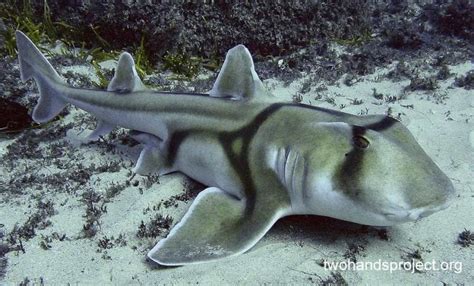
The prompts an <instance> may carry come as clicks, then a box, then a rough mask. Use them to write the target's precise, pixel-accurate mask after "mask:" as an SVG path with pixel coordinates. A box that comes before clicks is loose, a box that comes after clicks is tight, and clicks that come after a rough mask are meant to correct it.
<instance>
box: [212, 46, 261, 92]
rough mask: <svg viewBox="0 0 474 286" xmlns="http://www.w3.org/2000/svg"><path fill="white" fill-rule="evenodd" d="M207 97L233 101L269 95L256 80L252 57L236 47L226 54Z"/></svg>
mask: <svg viewBox="0 0 474 286" xmlns="http://www.w3.org/2000/svg"><path fill="white" fill-rule="evenodd" d="M209 95H210V96H213V97H228V98H232V99H235V100H239V99H244V98H248V99H250V98H254V97H258V98H261V97H265V96H268V95H269V94H268V92H267V91H266V90H265V88H264V87H263V83H262V81H261V80H260V79H259V78H258V75H257V73H256V72H255V67H254V64H253V60H252V56H251V55H250V52H249V50H248V49H247V48H246V47H245V46H244V45H238V46H236V47H234V48H232V49H230V50H229V51H228V52H227V56H226V58H225V61H224V64H223V65H222V68H221V71H220V73H219V75H218V76H217V80H216V82H215V83H214V86H213V87H212V89H211V91H210V92H209Z"/></svg>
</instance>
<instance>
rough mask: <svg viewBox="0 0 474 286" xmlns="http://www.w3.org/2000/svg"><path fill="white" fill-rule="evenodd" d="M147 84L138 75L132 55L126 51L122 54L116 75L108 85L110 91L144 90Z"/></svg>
mask: <svg viewBox="0 0 474 286" xmlns="http://www.w3.org/2000/svg"><path fill="white" fill-rule="evenodd" d="M144 89H146V88H145V85H144V84H143V82H142V81H141V79H140V77H139V76H138V73H137V70H136V69H135V62H134V61H133V58H132V56H131V55H130V54H129V53H127V52H124V53H122V54H121V55H120V58H119V61H118V64H117V68H116V69H115V75H114V77H113V78H112V80H111V81H110V83H109V86H108V87H107V90H108V91H118V92H132V91H139V90H144Z"/></svg>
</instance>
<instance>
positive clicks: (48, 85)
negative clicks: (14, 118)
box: [16, 31, 66, 123]
mask: <svg viewBox="0 0 474 286" xmlns="http://www.w3.org/2000/svg"><path fill="white" fill-rule="evenodd" d="M16 44H17V48H18V58H19V61H20V74H21V79H22V80H23V81H26V80H28V79H30V78H33V79H34V80H35V81H36V84H37V85H38V89H39V92H40V99H39V101H38V104H37V105H36V106H35V108H34V110H33V120H35V121H36V122H39V123H42V122H46V121H49V120H51V119H53V118H54V117H56V115H58V114H59V113H60V112H61V111H62V110H63V109H64V107H65V106H66V102H65V101H64V100H63V99H62V98H61V94H60V92H59V91H58V88H57V87H58V85H63V84H64V81H63V79H62V78H61V77H60V76H59V74H58V73H57V72H56V71H55V70H54V68H53V67H52V66H51V64H50V63H49V62H48V60H47V59H46V58H45V57H44V55H43V54H42V53H41V52H40V51H39V50H38V48H37V47H36V46H35V45H34V44H33V42H31V40H30V39H28V37H27V36H26V35H25V34H23V33H22V32H20V31H16Z"/></svg>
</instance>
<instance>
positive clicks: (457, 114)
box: [0, 62, 474, 285]
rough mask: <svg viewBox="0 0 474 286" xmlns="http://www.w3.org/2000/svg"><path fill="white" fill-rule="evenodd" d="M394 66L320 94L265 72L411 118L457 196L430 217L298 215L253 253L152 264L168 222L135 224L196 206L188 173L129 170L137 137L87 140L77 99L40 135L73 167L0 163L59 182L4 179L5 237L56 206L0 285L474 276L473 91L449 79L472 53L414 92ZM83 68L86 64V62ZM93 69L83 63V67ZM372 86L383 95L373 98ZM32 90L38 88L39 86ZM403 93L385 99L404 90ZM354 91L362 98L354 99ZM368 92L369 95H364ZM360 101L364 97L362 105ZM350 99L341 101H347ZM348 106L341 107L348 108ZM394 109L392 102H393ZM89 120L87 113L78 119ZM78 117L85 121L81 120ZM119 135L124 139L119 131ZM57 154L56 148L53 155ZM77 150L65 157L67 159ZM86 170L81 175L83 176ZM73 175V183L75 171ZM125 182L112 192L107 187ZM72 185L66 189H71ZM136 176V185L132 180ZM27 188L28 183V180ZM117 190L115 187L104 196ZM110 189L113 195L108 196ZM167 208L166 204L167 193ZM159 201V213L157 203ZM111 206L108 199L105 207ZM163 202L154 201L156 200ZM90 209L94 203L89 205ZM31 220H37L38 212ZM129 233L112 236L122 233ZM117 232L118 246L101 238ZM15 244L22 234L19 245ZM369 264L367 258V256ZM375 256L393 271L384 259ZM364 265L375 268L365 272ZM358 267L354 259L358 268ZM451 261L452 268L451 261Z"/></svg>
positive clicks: (11, 256)
mask: <svg viewBox="0 0 474 286" xmlns="http://www.w3.org/2000/svg"><path fill="white" fill-rule="evenodd" d="M395 66H396V63H393V64H391V65H389V66H385V67H380V68H379V69H377V71H376V72H375V73H374V74H370V75H368V76H364V77H360V78H357V82H356V83H354V84H353V85H351V86H347V85H346V84H344V82H343V80H342V79H341V80H340V81H338V82H337V83H336V84H334V85H328V86H327V89H326V90H323V91H318V87H320V86H321V84H322V83H320V82H311V85H310V90H309V91H307V92H305V93H301V92H300V90H301V88H302V86H303V85H304V84H305V82H307V81H308V80H311V75H307V74H302V75H301V78H300V79H298V80H295V81H294V82H293V83H292V84H290V85H289V86H285V85H284V84H283V83H282V82H279V81H278V80H276V79H265V81H264V83H265V85H266V87H267V88H268V89H269V90H270V91H271V92H272V93H273V94H274V95H276V96H277V97H278V100H281V101H291V100H292V99H293V96H294V95H296V94H301V96H302V97H301V99H302V103H305V104H312V105H316V106H321V107H326V108H330V109H337V110H342V111H344V112H348V113H353V114H387V112H390V114H391V115H392V116H394V117H398V118H400V120H401V121H402V122H403V123H404V124H406V126H407V127H408V129H409V130H410V131H411V132H412V133H413V135H414V136H415V138H416V139H417V140H418V142H419V143H420V145H421V146H422V147H423V148H424V150H425V151H426V152H427V153H428V155H429V156H430V157H431V158H432V159H433V160H434V161H435V162H436V164H437V165H438V166H439V167H440V168H441V169H442V170H443V171H444V172H445V173H446V174H447V175H448V177H449V178H450V179H451V180H452V182H453V184H454V186H455V189H456V197H455V198H454V199H453V201H452V204H451V206H450V207H449V208H448V209H446V210H444V211H441V212H438V213H435V214H433V215H431V216H429V217H427V218H425V219H422V220H420V221H417V222H413V223H405V224H401V225H396V226H393V227H389V228H381V229H378V228H373V227H366V226H361V225H357V224H352V223H347V222H343V221H339V220H335V219H330V218H324V217H311V216H295V217H289V218H285V219H282V220H280V221H278V222H277V223H276V225H275V226H274V227H273V228H272V229H271V230H270V231H269V233H267V234H266V235H265V236H264V238H263V239H262V240H261V241H260V242H259V243H258V244H257V245H256V246H255V247H253V248H252V249H251V250H250V251H248V252H247V253H245V254H243V255H240V256H236V257H232V258H229V259H225V260H222V261H219V262H214V263H205V264H198V265H189V266H184V267H161V266H158V265H156V264H155V263H153V262H150V261H147V260H146V258H145V257H146V256H145V254H146V253H147V252H148V250H149V249H150V248H151V247H152V246H153V245H154V243H155V242H156V241H158V240H159V239H162V238H163V236H165V235H166V229H165V228H164V229H163V232H162V233H161V235H160V236H158V237H157V238H156V239H155V238H140V237H137V232H138V230H139V226H140V224H141V222H142V221H143V222H144V223H145V224H146V223H147V222H149V221H150V219H152V218H153V217H154V216H155V214H157V213H159V214H162V215H164V216H166V215H169V216H170V217H172V218H173V224H176V223H177V222H178V221H179V219H180V218H181V217H182V216H183V215H184V213H185V212H186V210H187V208H188V207H189V206H190V204H191V202H192V199H191V200H179V199H178V200H173V201H171V202H170V198H171V197H173V196H178V195H182V194H183V193H184V192H185V191H184V189H186V188H187V187H186V186H185V185H183V182H186V181H187V180H186V178H185V176H183V175H181V174H170V175H166V176H162V177H160V178H159V182H156V180H152V181H151V182H149V183H148V184H149V186H147V182H148V181H149V180H148V179H146V178H145V177H140V176H136V177H135V178H133V179H132V180H130V184H126V182H127V181H128V180H129V178H130V175H131V173H130V170H131V169H132V167H133V165H134V162H135V161H136V160H137V157H138V154H139V152H140V150H141V147H140V146H139V145H137V146H133V147H131V146H129V145H127V144H125V143H124V142H122V141H121V140H120V139H121V138H125V137H126V136H125V135H124V134H123V131H121V130H119V131H116V132H115V134H118V135H117V137H116V138H110V137H106V139H107V140H106V141H108V143H107V142H102V143H97V144H84V143H83V139H84V137H85V135H86V134H87V132H90V131H88V130H87V129H91V128H92V126H90V122H92V121H91V120H89V119H90V118H89V117H88V116H87V114H86V113H84V112H82V111H80V110H77V109H75V108H71V110H70V111H71V112H70V113H69V114H68V115H66V116H65V117H64V118H62V119H60V120H59V121H57V122H55V123H53V125H52V126H50V127H48V128H49V130H54V129H56V130H58V129H60V128H61V126H65V125H66V124H68V123H73V124H74V125H73V126H72V127H67V128H65V132H64V134H63V135H59V136H57V138H55V139H53V140H43V138H44V137H42V136H40V135H38V136H36V137H35V140H36V141H37V142H38V144H40V145H39V147H38V148H39V150H42V152H45V151H44V150H49V149H48V148H51V144H57V143H58V142H64V143H63V144H64V148H65V149H64V150H66V151H65V152H66V154H62V155H61V156H56V158H57V159H58V160H60V161H61V162H63V163H64V164H65V165H66V166H67V168H65V169H60V168H58V167H57V166H58V164H52V163H51V160H49V161H48V160H44V159H41V157H40V158H33V159H30V158H21V159H17V160H15V162H14V166H13V167H12V169H8V168H2V169H1V171H0V174H1V176H3V177H4V179H3V182H11V180H13V179H15V177H17V176H19V175H21V174H23V175H25V174H26V173H27V172H29V173H31V174H33V175H34V176H40V175H41V174H45V176H51V175H54V174H61V175H59V176H58V181H59V182H58V183H56V184H53V183H45V182H39V183H32V184H28V183H24V184H23V185H22V184H20V189H15V190H12V189H11V188H13V185H11V184H10V185H8V184H7V185H4V186H3V187H4V188H5V190H6V192H11V194H8V195H7V194H6V192H4V193H2V200H1V203H0V214H1V215H0V218H1V219H0V222H1V224H2V229H3V232H4V233H5V234H6V235H5V237H4V242H5V241H6V239H7V238H8V234H9V233H11V231H12V230H13V229H14V226H15V225H18V226H22V225H24V224H25V222H27V220H28V218H31V217H32V215H33V214H35V213H38V207H37V204H38V201H42V202H46V201H51V202H52V203H53V205H54V213H52V214H50V215H45V216H44V219H41V222H46V221H50V223H49V224H48V223H46V224H44V225H43V227H42V226H41V225H42V224H41V223H40V226H37V227H36V228H35V234H34V235H33V237H32V238H30V239H29V240H26V239H23V240H22V242H21V245H22V246H23V249H24V252H23V251H22V250H15V251H10V252H9V253H8V254H7V255H6V258H7V259H8V265H7V267H6V274H5V277H4V278H3V280H0V284H2V285H17V284H19V283H21V282H26V281H30V282H31V283H33V284H42V283H44V284H45V285H65V284H71V285H130V284H132V285H142V284H144V285H152V284H156V285H187V284H201V285H236V284H241V285H260V284H265V285H275V284H277V285H308V284H312V283H313V284H323V283H325V282H333V283H336V284H343V283H344V282H346V283H348V284H350V285H353V284H362V285H381V284H384V285H403V284H420V285H441V284H449V285H462V284H465V285H468V284H469V283H472V281H474V252H473V249H474V248H473V246H470V247H463V246H461V245H460V244H459V243H458V242H457V241H458V235H459V234H460V233H461V232H462V231H464V230H465V229H466V230H471V231H472V230H474V214H473V212H472V208H473V206H474V187H473V186H474V181H473V180H474V179H473V176H472V174H474V161H473V158H474V124H473V121H474V118H473V117H474V94H473V93H474V91H472V90H467V89H464V88H460V87H455V86H453V81H454V78H455V76H460V75H465V74H466V73H467V72H468V71H469V70H472V69H473V64H472V62H466V63H464V64H459V65H455V66H449V68H450V71H451V72H452V73H453V74H454V75H453V76H451V77H449V78H448V79H446V80H443V81H439V88H437V89H436V90H435V91H420V90H416V91H407V92H404V89H405V87H407V86H408V85H409V84H410V81H409V80H402V81H398V82H394V81H391V80H388V79H386V78H385V77H384V75H385V74H386V73H388V72H389V71H391V70H393V69H394V68H395ZM78 70H79V68H78ZM80 70H82V71H83V72H85V73H87V69H84V68H81V69H80ZM373 89H376V92H377V93H381V94H383V96H384V99H381V100H380V99H376V98H374V96H373V93H374V91H373ZM35 92H36V91H35ZM402 94H404V96H403V99H401V100H397V101H395V102H388V101H387V100H385V98H387V97H388V96H400V95H402ZM355 100H356V101H355ZM357 100H360V101H361V102H360V103H359V102H357ZM354 103H356V104H354ZM341 105H344V106H341ZM341 107H343V108H342V109H341ZM389 110H390V111H389ZM81 120H83V121H84V122H82V123H81V122H80V121H81ZM78 122H79V123H78ZM117 138H118V139H117ZM16 142H17V141H15V138H14V137H13V138H9V139H2V141H0V155H1V156H4V155H5V154H7V153H8V148H7V147H8V146H11V145H14V144H17V143H16ZM53 157H54V156H53ZM68 158H69V159H68ZM110 162H112V164H113V163H114V162H116V164H117V165H118V166H119V167H118V168H117V169H118V170H117V171H114V172H112V171H109V170H107V169H105V170H103V169H101V170H95V171H93V172H91V175H90V176H86V177H85V178H84V179H83V180H81V182H80V183H78V182H72V181H71V178H70V177H68V176H67V175H65V174H68V172H76V171H77V172H79V171H80V170H81V167H82V168H86V167H87V168H89V169H90V166H91V164H95V165H96V166H103V165H105V164H108V163H110ZM77 174H80V173H77ZM67 178H69V181H68V180H67ZM113 183H115V184H119V185H122V186H123V187H122V188H121V189H120V190H119V191H118V192H117V193H116V194H114V195H110V189H111V184H113ZM68 185H69V186H71V187H70V190H69V191H66V189H67V188H66V186H68ZM135 185H137V186H135ZM21 186H25V188H24V189H21ZM88 190H93V191H94V192H95V193H96V194H98V195H101V196H102V198H101V199H98V200H97V202H94V200H91V201H92V203H91V205H90V206H92V207H95V208H96V209H100V208H101V206H102V211H99V212H100V215H99V217H98V219H97V221H96V223H97V222H98V224H97V225H98V229H97V233H96V234H95V235H94V236H92V237H84V236H85V235H84V231H83V227H84V225H85V224H86V217H85V216H86V214H87V213H86V210H87V204H86V203H85V202H84V194H85V193H87V192H88ZM107 190H109V195H107ZM106 197H109V199H107V200H105V199H104V198H106ZM166 201H168V202H169V203H170V204H171V205H170V206H168V207H166V206H164V202H166ZM160 202H162V205H161V206H160V207H159V208H158V210H157V205H158V204H159V203H160ZM102 204H103V205H102ZM153 207H155V209H153ZM92 209H93V208H92ZM30 222H31V221H30ZM120 236H122V237H121V239H119V240H116V239H117V238H118V237H120ZM112 237H113V238H114V239H113V240H112V243H110V242H107V241H106V239H105V238H108V239H110V238H112ZM14 245H17V246H18V245H19V242H18V241H17V242H16V244H14ZM348 259H349V260H351V261H352V262H357V263H358V264H357V267H359V268H358V269H349V270H347V269H342V268H343V265H344V264H342V266H341V267H342V268H341V269H339V270H333V271H331V270H328V269H326V268H325V267H323V266H322V265H324V262H343V263H346V262H347V261H348ZM412 259H415V262H419V263H421V262H423V263H425V264H424V266H426V267H429V265H433V263H434V267H435V268H436V267H438V268H439V267H442V268H443V269H438V270H436V269H434V270H433V269H423V268H422V267H421V266H420V267H418V270H417V271H416V272H415V273H412V271H411V270H406V269H400V267H399V266H400V264H402V263H404V262H407V261H408V262H409V261H411V260H412ZM371 263H373V264H372V266H370V264H371ZM377 263H379V265H380V267H382V266H381V265H384V264H386V265H388V264H389V263H391V266H392V269H382V270H381V269H379V270H377V269H372V270H370V269H367V268H370V267H373V268H377V267H378V266H377ZM361 264H366V265H362V266H367V267H366V268H365V269H362V266H361ZM354 267H355V266H354ZM445 268H446V269H445Z"/></svg>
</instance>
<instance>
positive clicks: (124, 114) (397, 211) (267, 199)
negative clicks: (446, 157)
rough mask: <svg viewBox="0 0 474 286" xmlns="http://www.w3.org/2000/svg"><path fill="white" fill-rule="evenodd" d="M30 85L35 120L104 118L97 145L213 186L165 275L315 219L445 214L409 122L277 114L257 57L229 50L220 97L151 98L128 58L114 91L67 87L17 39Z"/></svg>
mask: <svg viewBox="0 0 474 286" xmlns="http://www.w3.org/2000/svg"><path fill="white" fill-rule="evenodd" d="M17 46H18V51H19V59H20V68H21V78H22V79H23V80H27V79H29V78H33V79H35V81H36V82H37V85H38V87H39V91H40V99H39V102H38V104H37V106H36V107H35V109H34V112H33V119H34V120H35V121H37V122H46V121H48V120H51V119H52V118H54V117H55V116H56V115H57V114H58V113H59V112H61V110H62V109H63V108H64V107H65V105H66V104H73V105H75V106H77V107H79V108H81V109H83V110H85V111H87V112H89V113H91V114H93V115H94V116H96V117H97V118H98V120H99V123H98V127H97V129H96V130H95V131H94V132H93V133H92V134H91V135H90V136H89V138H90V139H91V140H94V139H97V138H98V137H99V136H101V135H103V134H105V133H107V132H109V131H111V130H112V129H113V128H114V127H115V126H121V127H124V128H129V129H132V130H134V131H133V132H132V134H133V136H134V138H136V139H137V140H138V141H139V142H140V143H142V144H143V145H144V148H143V151H142V152H141V154H140V157H139V159H138V162H137V165H136V166H135V168H134V169H133V171H134V172H135V173H138V174H144V175H145V174H150V173H160V174H166V173H170V172H175V171H180V172H182V173H184V174H186V175H188V176H189V177H191V178H193V179H195V180H197V181H199V182H201V183H203V184H205V185H207V186H209V188H207V189H205V190H204V191H202V192H201V193H199V195H198V196H197V198H196V199H195V200H194V201H193V203H192V205H191V206H190V208H189V210H188V211H187V212H186V214H185V215H184V217H183V218H182V219H181V221H180V222H179V223H178V224H177V225H176V226H174V228H173V229H172V230H171V232H170V233H169V235H168V236H167V237H166V238H165V239H162V240H160V241H159V242H158V243H157V245H156V246H155V247H154V248H153V249H152V250H151V251H150V252H149V253H148V257H149V258H150V259H152V260H153V261H156V262H158V263H159V264H162V265H184V264H191V263H201V262H208V261H213V260H217V259H221V258H225V257H229V256H233V255H237V254H241V253H243V252H245V251H247V250H249V249H250V248H251V247H252V246H253V245H255V244H256V243H257V242H258V241H259V240H260V239H261V238H262V237H263V235H264V234H265V233H266V232H267V231H268V230H269V229H270V227H271V226H272V225H273V224H274V223H275V222H276V221H277V220H278V219H279V218H281V217H283V216H287V215H292V214H314V215H323V216H330V217H334V218H338V219H342V220H347V221H352V222H356V223H361V224H366V225H376V226H388V225H393V224H396V223H402V222H407V221H414V220H417V219H419V218H421V217H424V216H427V215H429V214H431V213H433V212H436V211H438V210H441V209H444V208H446V206H447V201H448V198H449V197H451V196H452V194H453V192H454V189H453V186H452V183H451V181H450V180H449V179H448V177H447V176H446V175H445V174H444V173H443V172H442V171H441V170H440V169H439V168H438V167H437V166H436V164H435V163H434V162H433V161H432V160H431V159H430V158H429V157H428V156H427V155H426V153H425V152H424V151H423V150H422V148H421V147H420V146H419V145H418V143H417V142H416V140H415V139H414V137H413V136H412V135H411V133H410V132H409V131H408V129H406V128H405V127H404V126H403V125H402V124H401V123H400V122H398V121H397V120H395V119H393V118H391V117H387V116H384V115H372V116H355V115H350V114H347V113H343V112H339V111H333V110H329V109H324V108H319V107H314V106H309V105H303V104H293V103H281V102H279V103H276V102H275V101H274V100H273V99H272V97H271V95H270V94H269V93H268V92H267V91H266V90H265V89H264V87H263V84H262V82H261V81H260V79H259V78H258V76H257V74H256V72H255V70H254V65H253V61H252V58H251V56H250V53H249V52H248V50H247V49H246V48H245V47H244V46H242V45H239V46H236V47H235V48H233V49H231V50H229V52H228V53H227V56H226V60H225V62H224V64H223V67H222V69H221V71H220V73H219V75H218V78H217V81H216V83H215V84H214V87H213V88H212V90H211V91H210V92H209V94H178V93H164V92H156V91H150V90H148V89H146V87H145V86H144V85H143V84H142V82H141V81H140V79H139V77H138V76H137V73H136V71H135V68H134V62H133V59H132V57H131V56H130V55H129V54H128V53H123V54H122V55H121V56H120V59H119V62H118V67H117V69H116V73H115V76H114V78H113V79H112V81H111V83H110V84H109V86H108V89H107V91H101V90H88V89H76V88H71V87H69V86H67V85H66V84H65V83H64V82H63V80H62V79H61V78H60V76H59V75H58V74H57V73H56V72H55V70H54V69H53V68H52V66H51V65H50V64H49V62H48V61H47V60H46V58H45V57H44V56H43V55H42V54H41V53H40V51H39V50H38V49H37V48H36V47H35V46H34V44H33V43H32V42H31V41H30V40H29V39H28V38H27V37H26V36H25V35H24V34H23V33H21V32H19V31H18V32H17Z"/></svg>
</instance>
